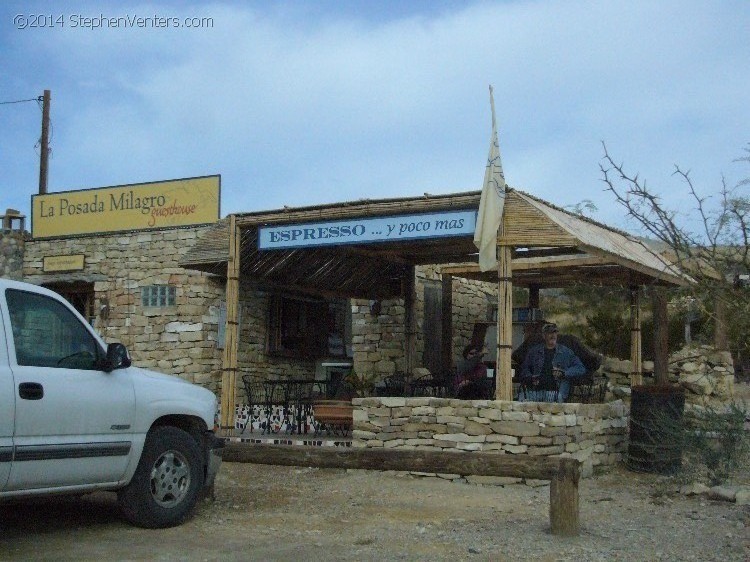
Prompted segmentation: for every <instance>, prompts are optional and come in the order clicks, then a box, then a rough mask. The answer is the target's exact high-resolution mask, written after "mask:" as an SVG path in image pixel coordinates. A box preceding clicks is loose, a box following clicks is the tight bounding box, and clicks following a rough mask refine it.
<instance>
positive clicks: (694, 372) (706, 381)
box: [602, 345, 734, 406]
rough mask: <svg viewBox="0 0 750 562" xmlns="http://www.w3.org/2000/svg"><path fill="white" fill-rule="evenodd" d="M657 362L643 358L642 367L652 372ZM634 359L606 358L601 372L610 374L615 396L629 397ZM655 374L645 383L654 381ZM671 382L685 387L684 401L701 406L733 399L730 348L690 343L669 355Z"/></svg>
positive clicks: (732, 365) (732, 366) (732, 368)
mask: <svg viewBox="0 0 750 562" xmlns="http://www.w3.org/2000/svg"><path fill="white" fill-rule="evenodd" d="M653 369H654V364H653V362H651V361H644V363H643V370H644V372H646V373H651V372H653ZM631 371H632V362H631V361H629V360H620V359H613V358H606V359H605V360H604V362H603V363H602V372H603V373H604V374H605V375H606V376H607V378H608V381H609V386H610V389H611V391H612V393H613V394H614V396H615V397H618V398H624V399H628V397H629V396H630V372H631ZM653 382H654V379H653V377H652V376H646V377H644V384H653ZM669 382H670V384H674V385H680V386H682V387H683V388H684V389H685V401H686V402H687V403H688V404H694V405H698V406H709V405H711V406H718V405H720V404H726V403H728V402H731V401H732V400H733V398H734V362H733V360H732V354H731V353H730V352H729V351H719V350H717V349H715V348H713V347H711V346H708V345H689V346H686V347H684V348H682V349H680V350H678V351H676V352H674V353H672V354H671V355H670V356H669Z"/></svg>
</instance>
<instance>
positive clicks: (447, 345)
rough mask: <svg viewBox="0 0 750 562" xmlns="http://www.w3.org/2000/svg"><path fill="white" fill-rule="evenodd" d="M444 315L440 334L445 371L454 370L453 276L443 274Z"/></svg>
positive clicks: (441, 357) (441, 362) (441, 361)
mask: <svg viewBox="0 0 750 562" xmlns="http://www.w3.org/2000/svg"><path fill="white" fill-rule="evenodd" d="M441 279H442V283H443V287H442V288H443V295H442V303H441V304H442V308H443V310H442V315H441V321H442V324H441V334H440V364H441V365H442V366H443V369H444V371H445V373H448V372H449V371H452V370H453V276H452V275H449V274H443V275H442V276H441Z"/></svg>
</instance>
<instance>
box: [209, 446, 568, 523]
mask: <svg viewBox="0 0 750 562" xmlns="http://www.w3.org/2000/svg"><path fill="white" fill-rule="evenodd" d="M223 451H224V454H223V458H224V460H225V461H227V462H249V463H255V464H274V465H282V466H314V467H317V468H358V469H367V470H400V471H407V472H435V473H443V474H461V475H469V474H475V475H478V476H511V477H514V478H531V479H534V480H549V481H550V490H549V517H550V524H551V528H552V533H553V534H555V535H565V536H576V535H578V534H579V532H580V529H579V523H578V512H579V509H578V482H579V481H580V479H581V462H580V461H578V460H576V459H573V458H569V457H568V458H560V457H531V456H525V455H508V454H505V455H502V454H497V453H483V452H466V453H447V452H441V451H419V450H401V449H349V448H348V449H336V448H323V447H296V446H294V447H292V446H289V445H257V444H251V443H233V442H230V443H227V445H226V447H225V448H224V450H223Z"/></svg>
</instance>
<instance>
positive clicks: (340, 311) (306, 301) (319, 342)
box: [268, 295, 349, 358]
mask: <svg viewBox="0 0 750 562" xmlns="http://www.w3.org/2000/svg"><path fill="white" fill-rule="evenodd" d="M346 305H347V303H346V301H343V300H333V301H326V300H322V299H312V298H304V297H293V296H287V295H275V296H274V297H273V298H272V299H271V310H270V313H269V335H268V352H269V354H271V355H280V356H285V357H306V358H317V357H343V356H345V355H346V354H347V348H348V347H349V346H348V341H349V337H348V336H349V334H347V330H346V326H347V324H348V322H347V319H346V316H347V310H348V309H349V307H347V306H346Z"/></svg>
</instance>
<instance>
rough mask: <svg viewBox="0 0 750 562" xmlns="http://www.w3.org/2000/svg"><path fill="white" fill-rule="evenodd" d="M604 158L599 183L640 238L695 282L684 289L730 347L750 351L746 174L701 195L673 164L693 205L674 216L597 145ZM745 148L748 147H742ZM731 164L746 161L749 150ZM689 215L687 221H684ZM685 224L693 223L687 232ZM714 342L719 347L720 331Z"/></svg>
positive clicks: (686, 174)
mask: <svg viewBox="0 0 750 562" xmlns="http://www.w3.org/2000/svg"><path fill="white" fill-rule="evenodd" d="M602 146H603V148H604V157H603V158H602V162H601V163H600V169H601V172H602V175H603V181H604V182H605V183H606V184H607V190H608V191H610V192H611V193H612V194H613V195H614V197H615V200H616V201H617V202H618V203H619V204H620V205H622V206H623V207H624V208H625V210H626V212H627V216H628V217H630V218H631V219H632V220H634V221H635V222H636V223H638V224H639V225H640V226H641V228H642V229H643V230H644V232H645V234H646V236H647V237H648V238H650V239H655V240H656V241H658V242H660V243H661V246H662V250H655V251H660V253H664V254H666V255H667V257H669V258H670V259H672V260H673V261H674V262H675V263H676V264H677V265H678V266H679V267H680V268H681V269H682V270H683V271H685V272H687V273H688V274H689V275H690V276H691V277H692V278H693V279H694V280H695V283H694V284H693V285H692V286H691V288H690V291H691V293H692V295H693V296H694V297H695V298H696V300H697V302H698V303H700V305H701V306H702V307H703V309H704V312H705V313H708V314H710V315H711V316H712V317H713V318H714V320H716V319H717V317H718V318H719V321H718V322H715V327H716V328H717V329H719V330H721V329H722V326H723V325H724V321H725V320H726V322H727V326H728V328H729V329H728V332H727V333H726V336H727V337H728V338H729V339H730V340H731V347H732V348H733V350H734V351H735V352H738V353H740V354H741V357H744V358H747V357H748V355H749V354H750V338H749V337H748V334H749V333H750V289H749V288H747V287H745V286H744V285H745V283H743V280H745V279H747V277H746V276H747V274H748V273H750V248H749V247H748V241H749V240H748V238H749V237H750V233H749V231H748V222H750V197H748V194H747V188H748V186H750V178H747V179H744V180H742V181H740V182H739V183H737V184H736V185H735V186H733V187H730V186H729V185H727V181H726V179H725V178H723V177H722V179H721V185H720V187H719V189H718V192H717V193H716V194H715V195H713V196H703V195H700V194H699V193H698V190H696V188H695V186H694V184H693V181H692V179H691V177H690V172H689V171H685V170H683V169H682V168H680V167H679V166H675V171H674V174H673V175H674V176H676V177H677V178H679V180H681V182H682V183H683V184H684V185H685V189H686V190H687V193H688V194H689V196H690V197H691V198H692V200H693V201H694V203H695V206H694V213H693V214H692V215H690V216H680V215H678V213H677V212H676V211H674V210H672V209H669V208H668V207H667V206H666V205H665V203H664V201H663V200H662V199H661V197H659V196H658V195H657V194H655V193H654V192H653V191H652V190H651V189H650V188H649V187H648V186H647V185H646V181H645V180H642V179H641V178H639V176H638V174H636V175H631V174H629V173H627V172H626V171H625V169H624V167H623V165H622V164H618V163H616V162H615V160H614V159H613V158H612V156H611V155H610V154H609V152H608V151H607V146H606V145H605V144H604V143H602ZM748 146H749V147H750V145H748ZM744 151H745V152H746V153H747V154H746V155H745V156H743V157H740V158H738V159H736V160H735V162H744V163H750V148H745V149H744ZM690 219H692V220H693V223H689V220H690ZM688 224H697V225H698V226H697V228H696V231H692V230H691V229H690V228H689V227H688ZM715 335H718V336H719V337H718V338H716V339H717V342H716V343H717V345H719V346H720V347H722V344H721V334H715Z"/></svg>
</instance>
